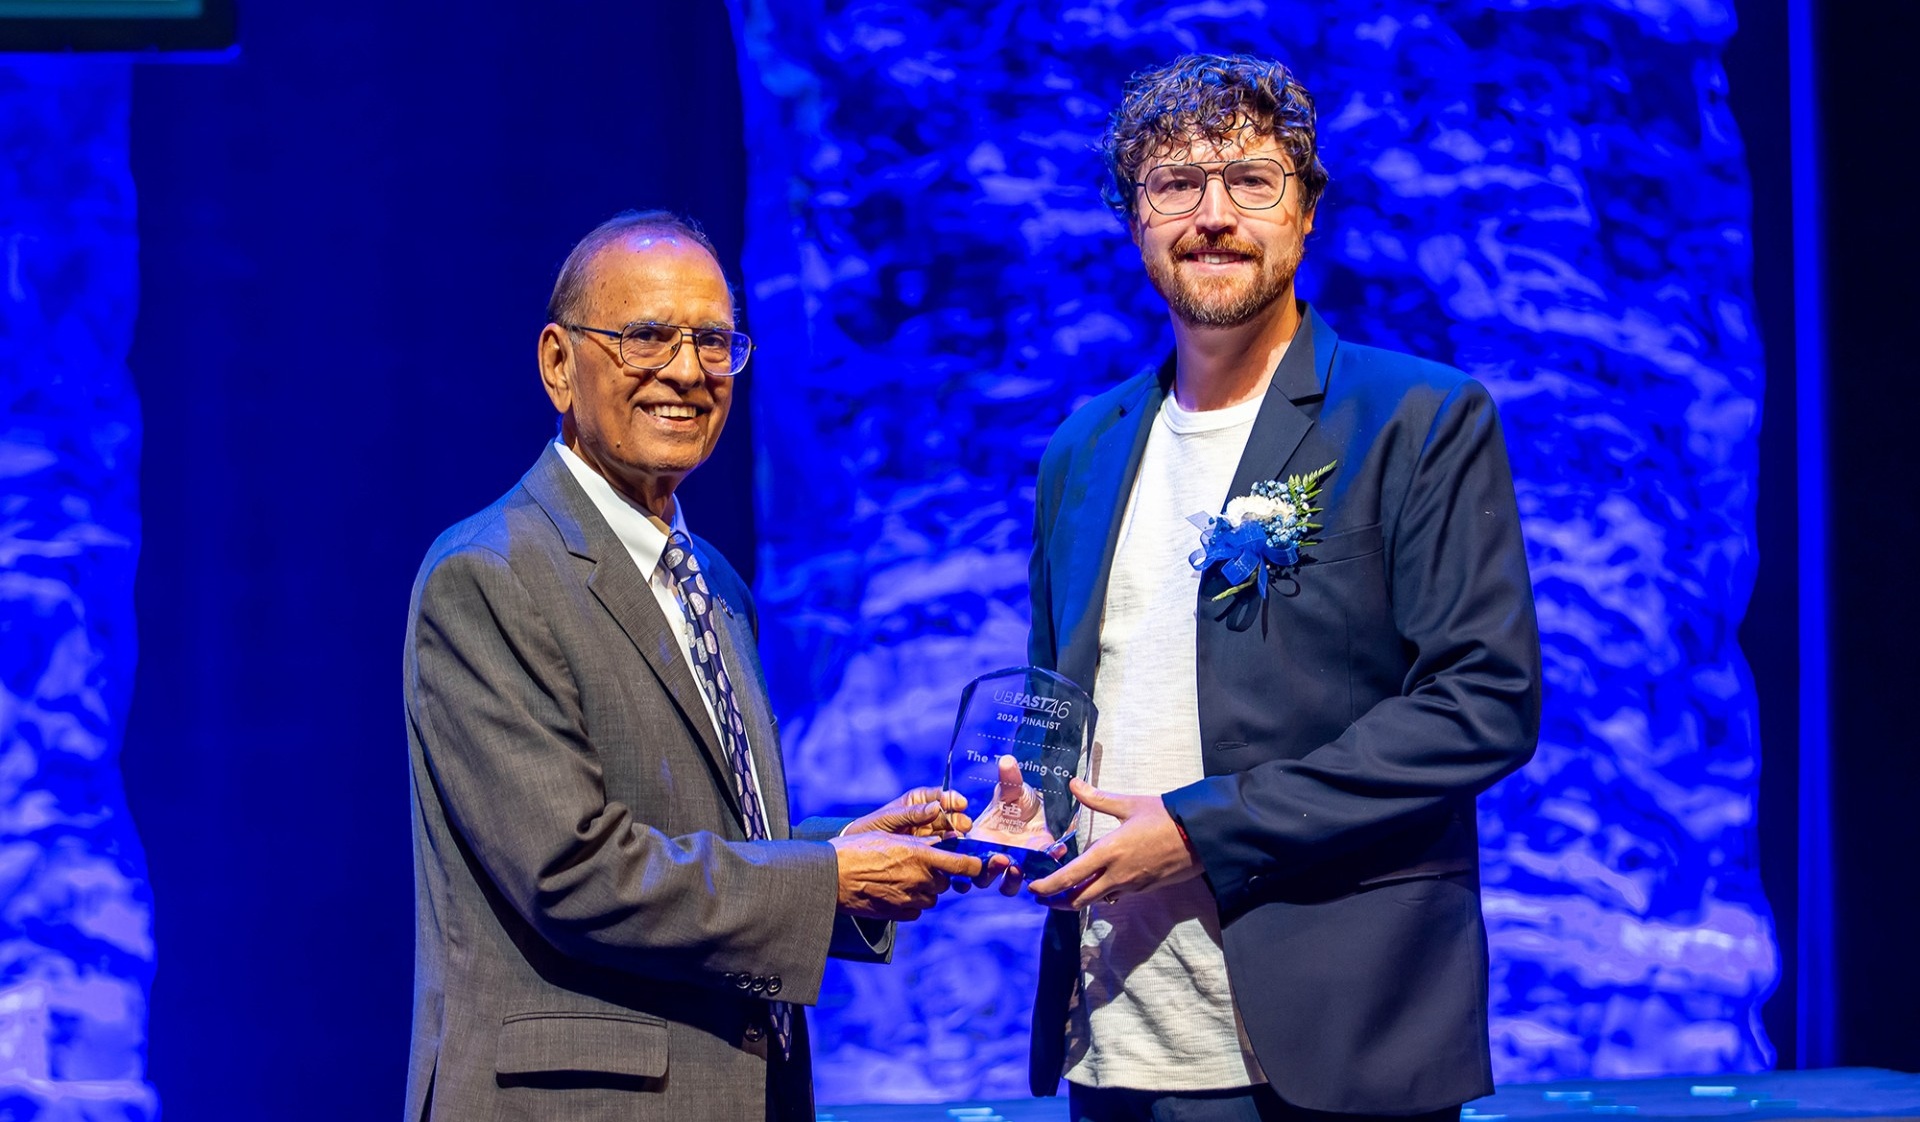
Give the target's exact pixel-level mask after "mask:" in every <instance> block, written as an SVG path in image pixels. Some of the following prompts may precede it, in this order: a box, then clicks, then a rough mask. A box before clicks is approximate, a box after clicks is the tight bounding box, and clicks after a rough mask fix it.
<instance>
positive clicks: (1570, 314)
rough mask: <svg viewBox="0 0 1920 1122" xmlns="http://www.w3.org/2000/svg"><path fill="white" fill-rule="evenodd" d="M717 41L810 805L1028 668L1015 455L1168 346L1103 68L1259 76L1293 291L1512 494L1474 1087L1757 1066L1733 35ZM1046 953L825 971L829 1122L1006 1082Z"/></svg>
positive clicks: (1320, 15) (877, 769)
mask: <svg viewBox="0 0 1920 1122" xmlns="http://www.w3.org/2000/svg"><path fill="white" fill-rule="evenodd" d="M734 26H735V28H736V29H737V34H738V35H739V47H740V57H741V62H742V65H741V71H742V75H743V86H744V87H745V96H746V113H747V142H748V145H749V151H750V154H751V160H750V168H751V172H750V174H751V175H752V183H751V185H750V203H749V213H748V246H747V253H746V259H745V272H746V279H747V301H748V307H749V311H750V313H751V316H752V322H753V331H754V335H755V337H756V338H757V339H758V340H760V341H761V343H762V345H763V349H762V350H761V352H760V355H759V357H758V358H757V359H756V371H757V372H756V373H755V375H754V377H755V379H756V381H755V387H754V408H755V410H756V413H755V431H756V438H757V440H758V441H759V443H760V447H759V449H758V452H759V455H760V457H761V459H760V464H759V479H760V506H759V526H760V528H761V531H762V546H761V550H762V552H761V556H760V565H759V571H760V574H761V588H760V595H761V597H762V611H761V619H762V628H763V638H764V645H765V649H766V654H767V663H768V669H769V671H770V675H771V680H772V687H773V690H774V697H775V701H776V704H777V705H778V707H779V709H780V711H781V713H782V715H783V720H784V725H783V728H784V737H785V747H786V751H787V753H788V757H789V760H790V761H791V770H790V774H791V775H792V779H793V785H794V788H795V795H796V801H797V804H798V806H799V808H800V809H802V810H805V811H808V812H815V811H821V810H825V809H829V808H831V807H836V806H838V807H865V806H867V805H871V804H872V803H873V802H874V801H876V800H879V799H884V798H887V797H890V796H891V795H893V794H895V793H896V792H897V791H899V790H900V789H902V788H903V787H906V786H911V785H914V784H920V783H927V782H932V781H934V780H936V779H937V778H938V776H939V775H940V760H941V756H942V753H943V751H944V749H945V746H946V736H947V732H948V729H949V727H950V722H951V719H952V712H953V704H954V699H955V698H956V696H957V694H958V692H959V689H960V686H961V685H962V684H963V683H964V682H965V681H966V680H967V679H968V678H969V677H971V676H972V675H975V674H978V673H981V672H983V671H987V670H991V669H994V668H996V667H1000V666H1005V665H1008V664H1012V663H1016V662H1018V661H1020V660H1021V657H1022V654H1023V651H1024V636H1025V631H1026V610H1027V608H1026V560H1027V551H1028V528H1029V519H1030V516H1031V508H1030V503H1031V497H1032V478H1033V473H1034V467H1035V463H1036V461H1037V458H1038V455H1039V452H1040V449H1041V447H1042V445H1043V444H1044V442H1045V440H1046V438H1047V436H1048V434H1049V433H1050V432H1051V430H1052V429H1053V428H1054V427H1055V426H1056V425H1057V424H1058V423H1059V422H1060V420H1061V419H1062V418H1063V417H1065V415H1066V414H1067V413H1068V411H1069V410H1070V409H1071V408H1072V407H1073V406H1074V405H1075V404H1076V403H1077V402H1080V401H1083V400H1085V399H1086V398H1087V397H1089V396H1090V395H1092V394H1094V393H1096V392H1098V391H1099V390H1101V389H1104V388H1105V387H1107V386H1110V385H1112V384H1113V383H1114V382H1115V381H1117V380H1118V379H1120V378H1122V377H1123V376H1125V375H1127V374H1129V373H1131V372H1132V371H1133V370H1135V369H1137V368H1139V367H1140V366H1141V365H1142V364H1146V363H1150V362H1153V361H1156V360H1158V359H1159V358H1160V357H1161V356H1162V355H1163V354H1164V353H1165V352H1166V349H1167V347H1168V335H1167V329H1166V325H1165V312H1164V310H1163V309H1162V307H1161V306H1160V304H1159V302H1158V299H1157V298H1156V297H1154V296H1153V295H1152V293H1151V291H1150V289H1149V288H1148V286H1147V285H1146V284H1145V282H1144V278H1143V276H1142V274H1141V269H1140V265H1139V262H1138V259H1137V255H1136V254H1135V252H1134V251H1133V248H1132V246H1131V245H1130V244H1129V242H1128V239H1127V237H1126V235H1125V232H1124V231H1123V230H1122V228H1121V226H1120V225H1119V224H1118V222H1116V221H1115V219H1114V218H1113V217H1112V216H1111V215H1110V214H1109V213H1108V212H1107V210H1106V209H1105V208H1104V207H1103V206H1102V205H1101V202H1100V200H1099V197H1098V194H1097V191H1096V184H1097V182H1098V175H1099V167H1098V160H1097V157H1096V156H1095V155H1094V153H1093V152H1092V150H1091V144H1092V142H1093V138H1094V136H1095V135H1096V134H1097V132H1098V131H1099V129H1100V128H1101V127H1102V125H1103V124H1104V120H1105V115H1106V113H1107V112H1108V111H1109V110H1110V109H1111V107H1112V106H1113V105H1114V104H1115V103H1116V101H1117V99H1118V93H1119V88H1120V83H1121V80H1122V79H1123V77H1124V76H1125V75H1126V74H1127V73H1129V72H1131V71H1133V70H1135V69H1138V68H1140V67H1142V66H1145V65H1148V64H1151V63H1156V62H1160V61H1164V60H1165V59H1167V58H1168V57H1170V56H1172V55H1174V54H1176V53H1178V52H1180V51H1182V50H1187V49H1208V50H1222V51H1228V50H1245V51H1251V52H1256V53H1263V54H1270V55H1276V56H1278V57H1280V58H1283V59H1285V60H1287V61H1289V62H1290V63H1292V64H1293V65H1295V66H1296V67H1297V68H1298V69H1299V70H1300V72H1301V74H1302V76H1303V78H1304V79H1305V81H1306V82H1307V84H1308V85H1309V86H1310V87H1311V88H1312V89H1313V90H1314V91H1315V92H1316V94H1317V96H1318V98H1319V103H1320V114H1321V117H1320V119H1321V127H1322V132H1323V142H1324V149H1325V157H1326V160H1327V163H1328V165H1329V167H1330V169H1331V171H1332V174H1333V183H1332V185H1331V187H1330V189H1329V192H1328V194H1327V196H1326V201H1325V205H1324V206H1322V207H1321V210H1320V214H1319V215H1318V219H1317V226H1318V231H1317V233H1316V234H1315V235H1314V237H1313V238H1312V239H1311V241H1310V242H1309V249H1308V254H1307V264H1306V267H1305V270H1304V272H1303V285H1304V289H1305V291H1306V293H1307V295H1308V296H1309V297H1310V298H1311V299H1313V300H1314V301H1315V303H1316V305H1317V306H1318V307H1319V309H1320V310H1321V311H1322V312H1323V313H1324V314H1325V315H1326V317H1327V318H1328V320H1329V321H1330V322H1331V324H1332V325H1333V326H1334V327H1335V329H1337V330H1338V331H1339V332H1340V333H1341V334H1342V335H1343V336H1344V337H1346V338H1349V339H1354V340H1359V341H1365V342H1371V343H1375V344H1378V345H1382V346H1388V347H1394V348H1398V349H1402V350H1407V351H1412V352H1414V353H1417V354H1421V355H1424V356H1427V357H1430V358H1434V359H1439V360H1442V361H1445V362H1450V363H1453V364H1455V365H1457V366H1460V367H1463V368H1464V369H1466V370H1468V371H1470V372H1471V373H1473V374H1474V375H1475V376H1477V377H1478V378H1480V379H1481V380H1482V381H1484V382H1485V383H1486V384H1487V386H1488V387H1489V388H1490V389H1491V390H1492V392H1493V393H1494V395H1495V397H1496V398H1497V399H1498V400H1499V402H1500V404H1501V407H1502V412H1503V417H1504V420H1505V424H1506V428H1507V433H1508V439H1509V443H1510V446H1511V451H1512V455H1513V460H1514V466H1515V470H1516V475H1517V477H1518V486H1519V497H1520V503H1521V509H1522V512H1523V516H1524V518H1525V520H1526V529H1527V535H1528V542H1529V548H1530V551H1531V558H1532V562H1533V566H1534V568H1533V575H1534V581H1535V588H1536V592H1537V596H1538V600H1539V606H1540V619H1541V624H1542V630H1543V640H1544V646H1545V665H1546V674H1547V699H1546V704H1547V710H1546V719H1545V727H1544V732H1543V735H1542V739H1541V745H1540V751H1539V755H1538V757H1537V758H1536V759H1535V760H1534V762H1533V763H1532V764H1531V765H1530V766H1529V767H1528V768H1526V769H1525V771H1523V772H1522V773H1520V774H1519V775H1517V776H1515V777H1514V778H1512V779H1510V780H1509V781H1507V782H1506V783H1504V784H1502V785H1501V786H1500V787H1498V788H1496V789H1495V790H1494V791H1493V792H1492V793H1490V794H1489V795H1488V796H1487V797H1486V798H1484V799H1483V800H1482V814H1481V817H1482V830H1483V833H1482V839H1483V853H1484V869H1485V884H1486V897H1485V905H1486V913H1487V917H1488V921H1489V925H1490V930H1491V937H1492V955H1493V964H1494V974H1493V992H1492V1005H1493V1034H1494V1053H1495V1069H1496V1075H1497V1076H1498V1078H1500V1079H1502V1080H1504V1081H1522V1080H1543V1079H1552V1078H1566V1077H1583V1076H1598V1077H1617V1076H1641V1075H1657V1074H1667V1073H1676V1074H1677V1073H1687V1074H1705V1073H1717V1072H1747V1071H1755V1070H1759V1069H1763V1068H1766V1067H1768V1066H1770V1065H1771V1064H1772V1062H1773V1051H1772V1048H1771V1046H1770V1045H1769V1044H1768V1042H1767V1040H1766V1039H1765V1037H1764V1035H1763V1031H1762V1029H1761V1027H1760V1020H1759V1016H1758V1011H1759V1004H1760V1002H1761V1001H1762V1000H1763V998H1764V997H1765V995H1766V994H1767V993H1768V992H1769V991H1770V989H1771V987H1772V985H1773V982H1774V980H1775V977H1776V973H1777V969H1778V966H1777V956H1776V952H1775V946H1774V936H1773V928H1772V921H1771V916H1770V914H1769V912H1768V909H1767V905H1766V902H1765V900H1764V899H1763V898H1762V894H1761V886H1760V880H1759V874H1758V852H1757V838H1756V830H1755V824H1754V814H1755V809H1756V804H1757V779H1758V767H1759V745H1758V742H1757V730H1756V725H1757V713H1756V708H1755V703H1754V696H1753V684H1752V680H1751V676H1750V674H1749V672H1748V669H1747V667H1746V664H1745V662H1744V660H1743V659H1742V657H1741V654H1740V651H1739V649H1738V646H1737V642H1736V629H1737V627H1738V624H1739V622H1740V617H1741V614H1742V613H1743V611H1744V610H1745V606H1746V604H1747V601H1748V598H1749V594H1750V591H1751V588H1752V583H1753V576H1754V563H1755V558H1754V545H1753V520H1754V504H1755V501H1756V492H1755V483H1756V475H1757V440H1756V425H1757V419H1758V410H1759V399H1760V388H1761V387H1760V379H1761V369H1762V367H1761V361H1760V359H1761V355H1760V341H1759V338H1758V335H1757V333H1756V331H1755V327H1754V312H1753V305H1752V299H1751V252H1750V247H1749V240H1748V235H1749V228H1750V209H1751V207H1750V195H1749V192H1748V185H1747V177H1746V170H1745V166H1744V161H1743V155H1742V149H1741V144H1740V140H1739V136H1738V133H1737V130H1736V128H1735V125H1734V121H1733V118H1732V116H1731V114H1730V113H1729V111H1728V108H1727V101H1726V88H1725V84H1726V78H1725V74H1724V71H1723V69H1722V67H1721V65H1720V61H1719V53H1720V49H1721V46H1722V44H1723V43H1724V42H1725V41H1726V38H1727V36H1729V35H1730V34H1731V33H1732V31H1733V26H1734V22H1733V10H1732V6H1731V4H1730V3H1728V2H1726V0H1697V2H1687V3H1681V2H1678V0H1647V2H1642V3H1636V4H1632V5H1624V4H1619V3H1612V2H1606V0H1564V2H1560V3H1554V4H1522V3H1510V2H1495V0H1482V2H1467V3H1452V2H1450V3H1431V2H1420V0H1367V2H1365V3H1346V2H1339V0H1334V2H1330V3H1326V4H1320V5H1313V6H1299V5H1288V6H1284V7H1283V6H1279V5H1270V4H1266V3H1262V2H1260V0H1231V2H1226V3H1218V4H1200V5H1181V6H1163V5H1154V4H1145V3H1128V2H1116V3H1097V4H1045V3H1043V4H1034V3H1026V2H1019V0H1000V2H991V3H984V4H978V5H967V6H964V7H961V6H952V5H948V4H946V3H943V2H935V0H919V2H891V3H889V2H881V0H874V2H867V3H860V4H854V5H837V4H826V3H823V2H821V0H794V2H783V3H780V4H778V5H775V4H772V3H768V2H766V0H735V4H734ZM1769 501H1776V502H1791V501H1793V500H1792V497H1791V496H1789V495H1785V494H1781V495H1778V496H1776V497H1773V498H1771V499H1770V500H1769ZM1037 919H1038V917H1037V915H1036V914H1035V912H1034V910H1033V909H1031V908H1029V907H1027V906H1024V905H1021V904H1019V903H1017V902H1012V901H1006V900H1002V899H1000V898H998V897H997V896H996V897H988V898H984V899H980V898H974V899H967V900H964V901H959V902H957V903H954V904H950V905H943V906H942V908H940V909H939V910H937V911H936V912H935V913H933V914H932V915H931V916H929V917H928V918H927V919H925V920H923V921H922V922H920V923H918V924H915V925H912V926H910V927H907V928H906V929H905V930H904V931H903V933H902V946H901V949H900V952H899V955H898V958H897V962H896V965H894V966H893V967H892V968H890V969H884V970H883V969H876V968H870V967H848V968H844V969H840V968H836V970H837V973H835V975H834V976H833V980H832V982H831V986H830V992H829V996H828V999H827V1004H826V1006H825V1007H824V1008H823V1009H822V1011H821V1013H820V1015H819V1016H818V1018H817V1024H818V1026H819V1032H818V1037H819V1039H820V1041H821V1044H822V1049H821V1056H820V1062H819V1068H818V1071H819V1077H820V1088H821V1096H822V1099H823V1101H826V1102H856V1101H872V1100H882V1099H884V1100H894V1101H910V1100H919V1101H941V1100H952V1099H956V1098H974V1099H980V1098H987V1099H991V1098H998V1097H1013V1096H1018V1095H1020V1094H1021V1093H1023V1090H1024V1086H1023V1084H1024V1059H1025V1055H1026V1042H1025V1039H1024V1030H1025V1027H1026V1020H1027V1016H1028V1010H1029V1007H1030V1002H1031V994H1032V989H1033V962H1034V957H1035V949H1036V937H1035V930H1036V924H1037Z"/></svg>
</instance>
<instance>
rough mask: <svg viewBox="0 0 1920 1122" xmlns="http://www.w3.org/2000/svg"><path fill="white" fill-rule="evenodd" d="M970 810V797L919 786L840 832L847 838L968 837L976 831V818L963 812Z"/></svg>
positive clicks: (854, 821)
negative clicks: (884, 835) (880, 835)
mask: <svg viewBox="0 0 1920 1122" xmlns="http://www.w3.org/2000/svg"><path fill="white" fill-rule="evenodd" d="M966 809H967V797H966V796H965V795H962V794H961V793H960V792H958V791H943V790H941V789H940V788H938V787H915V788H914V789H913V790H911V791H908V792H907V793H905V794H903V795H901V796H900V797H899V798H897V799H895V800H893V801H892V802H890V803H888V804H887V805H885V806H883V807H881V808H880V809H878V810H876V811H873V812H872V813H870V814H864V815H861V816H860V817H859V818H856V819H854V820H853V821H852V822H850V823H848V824H847V828H846V829H844V830H842V831H840V832H841V834H842V835H846V834H864V833H868V832H870V831H874V830H881V831H884V832H886V833H889V834H906V835H908V836H911V837H916V838H931V837H945V836H947V835H948V834H964V833H966V832H967V831H968V830H971V829H973V819H971V818H969V817H967V815H966V814H965V813H963V812H964V811H965V810H966Z"/></svg>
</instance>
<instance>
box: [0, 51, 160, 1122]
mask: <svg viewBox="0 0 1920 1122" xmlns="http://www.w3.org/2000/svg"><path fill="white" fill-rule="evenodd" d="M128 92H129V80H128V67H127V65H126V64H124V63H103V62H98V61H81V60H73V59H15V60H8V61H5V62H0V152H3V153H5V155H4V156H3V157H0V405H4V410H0V1117H5V1118H7V1119H18V1120H22V1122H24V1120H27V1119H35V1120H43V1122H55V1120H59V1122H80V1120H83V1119H84V1120H88V1122H106V1120H109V1119H112V1120H115V1122H132V1120H143V1119H152V1118H155V1117H157V1115H158V1113H159V1104H158V1101H157V1099H156V1097H155V1095H154V1093H153V1090H152V1088H151V1087H149V1086H148V1085H147V1084H146V1083H145V1082H144V1078H143V1074H144V1073H143V1069H144V1056H145V1048H146V1019H147V1014H146V1007H147V992H148V986H149V984H150V983H151V981H152V977H153V957H154V955H153V923H152V901H151V899H150V897H149V895H148V890H147V883H146V862H145V857H144V856H143V855H142V853H141V850H140V843H139V841H138V839H137V838H136V837H135V836H134V831H133V823H132V821H131V819H130V818H129V817H128V815H127V806H126V799H125V795H124V793H123V791H122V788H121V784H120V768H119V764H118V757H119V749H120V736H121V730H122V728H123V725H124V719H125V716H126V710H127V700H128V690H129V687H130V684H131V683H132V681H133V659H134V626H133V567H134V557H135V553H136V551H137V549H138V545H139V533H140V522H139V514H138V507H137V500H138V495H137V490H136V484H137V482H138V478H137V470H138V457H139V448H140V412H139V403H138V402H137V401H136V400H135V398H134V394H133V382H132V379H131V378H130V377H129V376H128V373H127V367H126V354H127V348H128V344H129V342H130V341H131V339H132V335H133V319H134V309H135V303H136V294H137V284H138V273H137V268H136V249H137V247H136V244H135V230H134V195H133V179H132V175H131V173H130V172H129V170H128V154H127V153H128V150H127V112H128Z"/></svg>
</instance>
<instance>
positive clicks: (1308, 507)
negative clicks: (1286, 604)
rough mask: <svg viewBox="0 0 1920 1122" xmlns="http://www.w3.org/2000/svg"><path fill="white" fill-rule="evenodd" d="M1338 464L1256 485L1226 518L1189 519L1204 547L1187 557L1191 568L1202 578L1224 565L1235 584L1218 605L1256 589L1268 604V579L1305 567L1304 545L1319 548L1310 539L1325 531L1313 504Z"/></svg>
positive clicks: (1235, 502) (1199, 516) (1233, 503)
mask: <svg viewBox="0 0 1920 1122" xmlns="http://www.w3.org/2000/svg"><path fill="white" fill-rule="evenodd" d="M1337 463H1339V461H1338V460H1335V461H1334V463H1333V464H1328V465H1327V466H1326V467H1323V468H1321V469H1319V470H1318V471H1310V472H1308V473H1307V474H1305V475H1290V476H1288V477H1287V478H1286V479H1284V480H1280V479H1268V480H1263V481H1261V482H1259V483H1255V484H1254V485H1253V491H1252V493H1250V494H1246V495H1241V496H1239V497H1238V498H1234V499H1231V500H1229V501H1228V502H1227V512H1226V513H1225V514H1223V515H1214V514H1194V515H1189V516H1188V518H1187V521H1189V522H1191V523H1193V524H1194V525H1195V526H1198V527H1199V528H1200V548H1199V549H1196V550H1194V551H1193V553H1192V555H1191V556H1189V557H1188V558H1187V561H1188V563H1190V564H1191V565H1192V566H1193V567H1194V568H1196V569H1198V570H1200V571H1201V572H1203V573H1204V572H1206V571H1207V570H1208V569H1209V568H1211V567H1213V566H1214V565H1219V566H1220V575H1221V576H1223V577H1225V578H1227V579H1228V580H1230V581H1232V582H1233V587H1232V588H1229V589H1227V590H1226V591H1225V592H1222V593H1221V594H1220V595H1218V596H1215V597H1214V599H1215V600H1225V599H1226V598H1227V597H1229V596H1232V595H1234V594H1235V593H1237V592H1240V591H1242V590H1243V589H1246V588H1248V587H1250V586H1252V585H1255V584H1258V585H1259V586H1260V598H1261V599H1262V600H1264V599H1266V598H1267V582H1268V580H1269V579H1270V578H1271V577H1272V576H1274V575H1275V574H1278V573H1280V572H1282V571H1284V570H1286V569H1290V568H1292V567H1293V566H1295V565H1298V564H1299V563H1300V547H1301V546H1303V545H1318V544H1319V543H1318V542H1313V541H1308V540H1307V535H1308V534H1310V533H1312V532H1313V531H1315V530H1318V529H1319V528H1320V523H1318V522H1315V521H1313V516H1314V515H1316V514H1319V513H1320V508H1319V507H1317V506H1315V505H1313V500H1314V499H1315V498H1317V497H1318V496H1319V494H1320V481H1321V480H1322V479H1325V478H1326V477H1327V476H1328V475H1329V474H1330V473H1332V471H1333V468H1334V464H1337Z"/></svg>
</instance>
